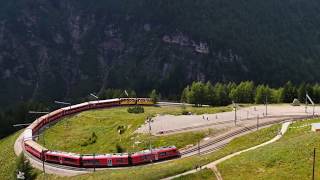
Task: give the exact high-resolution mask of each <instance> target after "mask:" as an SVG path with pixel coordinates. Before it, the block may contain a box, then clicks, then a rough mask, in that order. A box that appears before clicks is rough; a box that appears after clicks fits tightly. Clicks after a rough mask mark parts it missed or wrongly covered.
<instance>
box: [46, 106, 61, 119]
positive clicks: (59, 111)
mask: <svg viewBox="0 0 320 180" xmlns="http://www.w3.org/2000/svg"><path fill="white" fill-rule="evenodd" d="M62 111H63V109H62V108H60V109H57V110H54V111H52V112H49V113H48V114H46V115H44V116H45V117H47V116H52V115H55V114H58V113H61V112H62Z"/></svg>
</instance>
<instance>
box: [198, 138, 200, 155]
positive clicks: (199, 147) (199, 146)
mask: <svg viewBox="0 0 320 180" xmlns="http://www.w3.org/2000/svg"><path fill="white" fill-rule="evenodd" d="M198 155H199V156H200V139H198Z"/></svg>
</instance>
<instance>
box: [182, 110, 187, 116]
mask: <svg viewBox="0 0 320 180" xmlns="http://www.w3.org/2000/svg"><path fill="white" fill-rule="evenodd" d="M181 114H182V115H189V111H187V110H182V112H181Z"/></svg>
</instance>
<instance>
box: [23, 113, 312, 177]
mask: <svg viewBox="0 0 320 180" xmlns="http://www.w3.org/2000/svg"><path fill="white" fill-rule="evenodd" d="M270 117H272V118H280V117H282V118H283V117H286V118H283V119H277V120H272V121H267V122H261V123H260V124H259V127H265V126H268V125H272V124H277V123H281V122H285V121H288V120H291V121H297V120H301V119H307V118H313V116H306V115H301V116H268V118H270ZM246 120H248V119H246ZM223 122H225V123H226V122H234V121H233V120H232V121H223ZM256 128H257V126H256V125H251V126H247V127H243V128H241V129H238V130H235V131H233V132H230V133H228V134H226V135H223V136H221V137H218V138H216V139H214V140H212V141H210V142H208V143H205V144H202V145H200V146H199V148H198V146H194V147H192V148H190V149H187V150H185V151H182V152H181V156H182V158H184V157H190V156H194V155H198V153H196V152H197V151H199V149H200V154H201V155H202V154H207V153H210V152H213V151H216V150H219V149H221V148H223V147H225V146H226V145H227V144H228V143H229V141H228V142H225V143H222V144H219V145H216V144H218V143H221V142H223V141H226V140H228V139H230V140H231V139H232V138H234V137H236V136H238V135H240V134H244V133H246V132H248V131H251V130H253V129H256ZM214 145H216V146H214ZM210 146H213V147H211V148H210ZM22 147H23V146H22ZM202 149H205V150H202ZM201 150H202V151H201ZM23 152H24V154H25V155H26V156H27V157H28V158H30V159H32V160H33V161H36V162H37V163H38V165H39V166H40V164H41V166H42V163H43V162H42V161H41V160H39V159H38V158H36V157H34V156H33V155H31V154H30V153H28V152H27V151H25V149H24V148H23ZM158 163H159V162H158ZM160 163H161V162H160ZM44 164H45V166H46V168H57V169H63V170H70V171H77V172H84V173H85V172H93V171H94V168H79V167H72V166H65V165H60V164H53V163H47V162H44ZM124 168H130V167H112V168H96V169H97V170H104V169H124Z"/></svg>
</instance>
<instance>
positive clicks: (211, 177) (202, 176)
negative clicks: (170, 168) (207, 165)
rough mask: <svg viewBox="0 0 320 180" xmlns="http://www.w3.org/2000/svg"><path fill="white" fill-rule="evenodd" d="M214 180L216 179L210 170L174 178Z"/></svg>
mask: <svg viewBox="0 0 320 180" xmlns="http://www.w3.org/2000/svg"><path fill="white" fill-rule="evenodd" d="M203 179H207V180H215V179H217V178H216V176H215V174H214V172H213V171H212V170H211V169H203V170H201V171H199V172H196V173H193V174H188V175H185V176H181V177H178V178H174V180H203Z"/></svg>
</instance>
